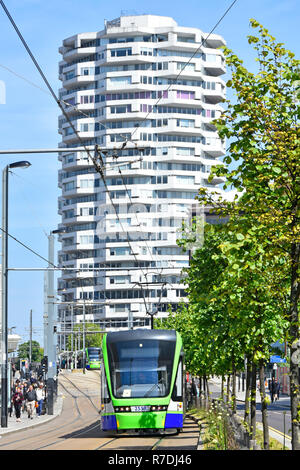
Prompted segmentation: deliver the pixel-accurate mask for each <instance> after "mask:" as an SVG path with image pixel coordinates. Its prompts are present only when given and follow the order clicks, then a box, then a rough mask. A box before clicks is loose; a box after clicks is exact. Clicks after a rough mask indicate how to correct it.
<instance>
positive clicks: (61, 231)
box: [51, 228, 67, 234]
mask: <svg viewBox="0 0 300 470" xmlns="http://www.w3.org/2000/svg"><path fill="white" fill-rule="evenodd" d="M66 231H67V229H66V228H58V229H56V230H51V233H54V234H55V233H65V232H66Z"/></svg>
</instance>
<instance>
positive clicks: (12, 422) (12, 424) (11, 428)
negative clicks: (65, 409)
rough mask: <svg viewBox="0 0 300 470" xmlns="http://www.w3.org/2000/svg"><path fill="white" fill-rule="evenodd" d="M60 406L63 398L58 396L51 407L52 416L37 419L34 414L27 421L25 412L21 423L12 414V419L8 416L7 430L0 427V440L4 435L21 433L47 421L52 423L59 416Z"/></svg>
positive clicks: (45, 415) (42, 416)
mask: <svg viewBox="0 0 300 470" xmlns="http://www.w3.org/2000/svg"><path fill="white" fill-rule="evenodd" d="M62 406H63V398H62V396H61V395H58V397H57V400H56V402H55V403H54V406H53V415H47V414H44V415H41V416H40V417H38V415H36V414H34V417H33V419H28V417H27V413H26V412H25V413H22V414H21V421H20V422H17V421H16V416H15V414H14V413H13V414H12V417H9V416H8V422H7V428H2V427H0V438H1V436H3V435H4V434H5V435H6V434H10V433H13V432H16V431H20V430H22V431H23V430H24V429H30V428H33V427H35V426H39V425H41V424H44V423H47V422H48V421H52V420H53V419H54V418H56V417H57V416H59V415H60V414H61V411H62Z"/></svg>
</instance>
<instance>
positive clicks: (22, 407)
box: [9, 375, 46, 422]
mask: <svg viewBox="0 0 300 470" xmlns="http://www.w3.org/2000/svg"><path fill="white" fill-rule="evenodd" d="M45 396H46V392H45V387H44V383H43V382H42V381H40V380H38V379H37V378H36V377H34V375H31V377H30V379H29V380H19V379H17V380H16V381H15V383H14V385H13V387H12V398H11V406H10V409H9V415H10V417H11V416H12V413H13V409H14V410H15V415H16V420H17V422H20V421H21V413H22V412H23V413H25V412H27V416H28V419H33V417H34V411H35V410H36V416H37V417H40V416H41V414H42V410H43V403H44V400H45Z"/></svg>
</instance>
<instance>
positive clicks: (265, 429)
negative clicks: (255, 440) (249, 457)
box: [259, 361, 270, 450]
mask: <svg viewBox="0 0 300 470" xmlns="http://www.w3.org/2000/svg"><path fill="white" fill-rule="evenodd" d="M259 391H260V399H261V412H262V423H263V433H264V450H269V445H270V441H269V423H268V411H267V401H266V389H265V366H264V362H263V361H260V365H259Z"/></svg>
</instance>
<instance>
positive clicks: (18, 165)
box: [8, 160, 31, 168]
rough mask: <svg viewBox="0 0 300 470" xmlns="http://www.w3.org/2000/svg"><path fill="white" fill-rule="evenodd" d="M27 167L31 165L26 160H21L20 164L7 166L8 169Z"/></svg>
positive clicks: (15, 163)
mask: <svg viewBox="0 0 300 470" xmlns="http://www.w3.org/2000/svg"><path fill="white" fill-rule="evenodd" d="M29 166H31V163H30V162H28V161H27V160H23V161H20V162H14V163H10V164H9V165H8V168H28V167H29Z"/></svg>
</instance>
